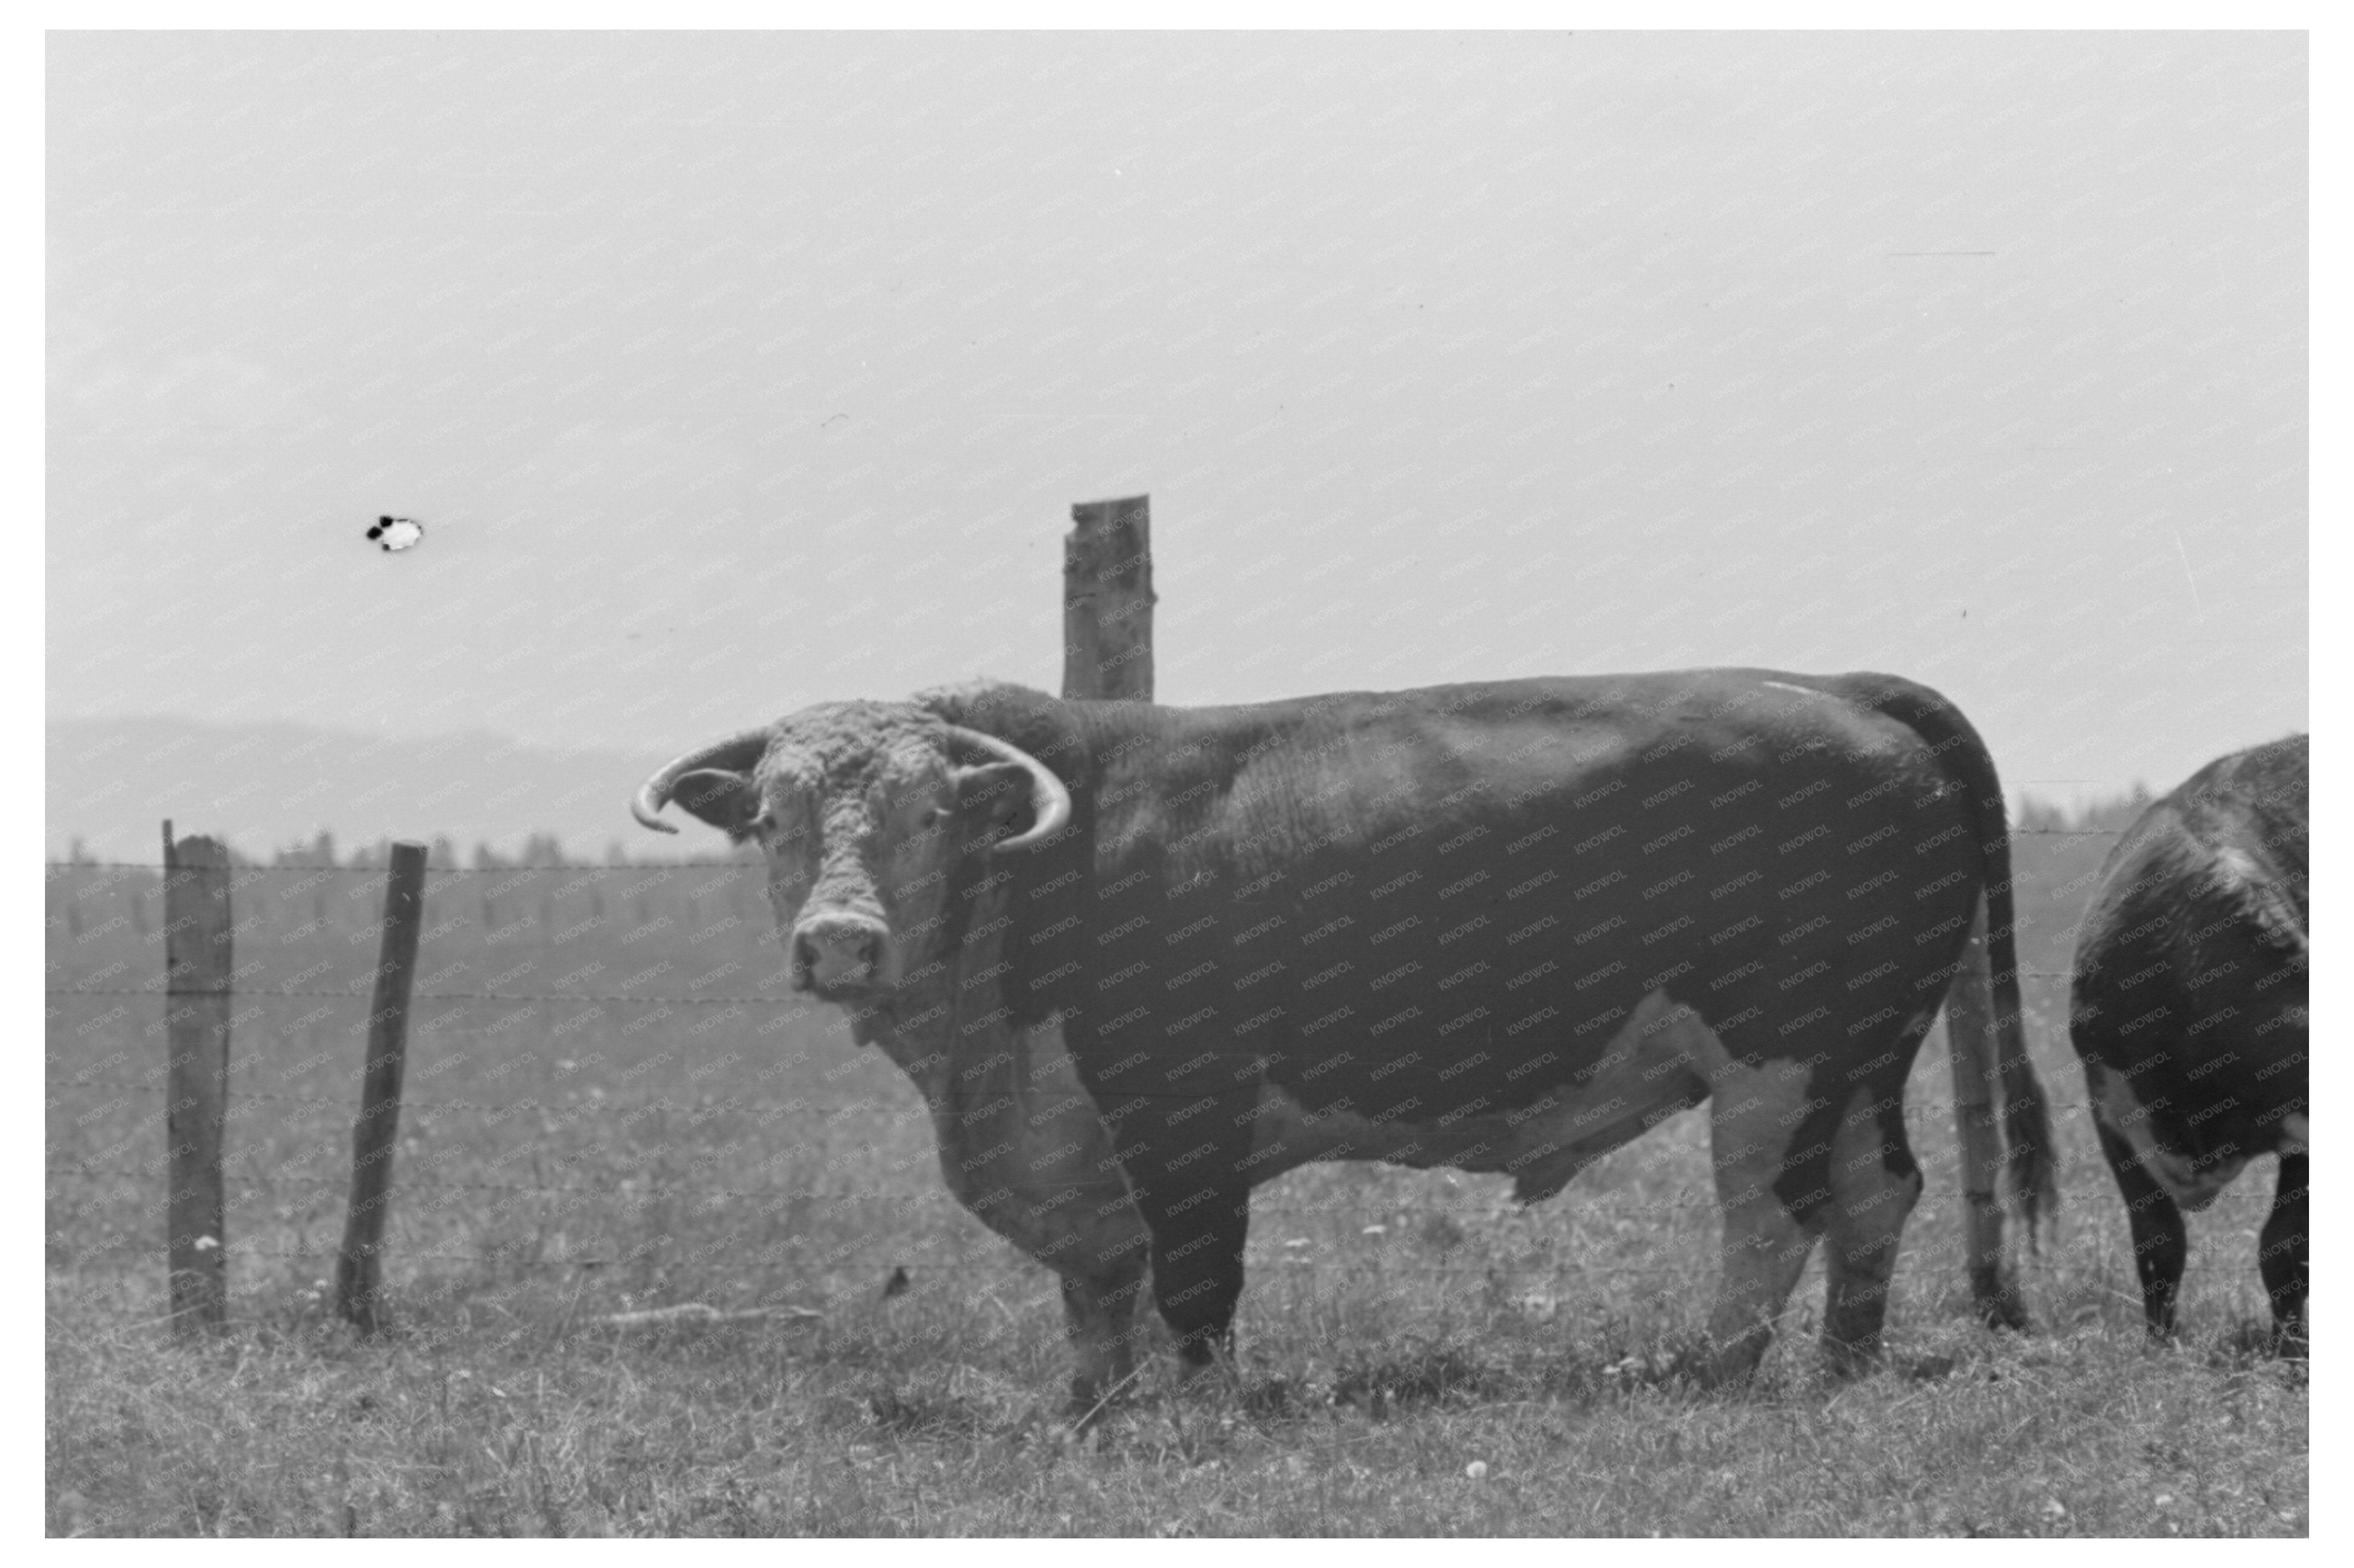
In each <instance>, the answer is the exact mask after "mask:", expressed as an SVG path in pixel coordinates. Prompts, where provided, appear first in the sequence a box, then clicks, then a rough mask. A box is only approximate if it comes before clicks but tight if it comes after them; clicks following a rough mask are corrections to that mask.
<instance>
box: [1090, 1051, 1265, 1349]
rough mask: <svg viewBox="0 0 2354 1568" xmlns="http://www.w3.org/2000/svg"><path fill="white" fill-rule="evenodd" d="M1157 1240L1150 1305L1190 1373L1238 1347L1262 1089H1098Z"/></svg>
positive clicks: (1153, 1249)
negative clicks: (1251, 1170) (1251, 1177)
mask: <svg viewBox="0 0 2354 1568" xmlns="http://www.w3.org/2000/svg"><path fill="white" fill-rule="evenodd" d="M1096 1099H1097V1104H1098V1105H1099V1106H1101V1107H1102V1108H1103V1112H1104V1120H1105V1121H1106V1122H1107V1123H1108V1125H1109V1126H1110V1128H1111V1129H1112V1139H1113V1142H1114V1144H1115V1146H1116V1147H1117V1148H1118V1149H1119V1161H1120V1166H1121V1168H1122V1169H1123V1170H1124V1171H1126V1172H1127V1173H1128V1181H1129V1190H1130V1191H1131V1192H1132V1193H1133V1194H1134V1197H1135V1201H1136V1210H1137V1213H1139V1214H1140V1215H1141V1216H1142V1217H1143V1220H1144V1224H1145V1228H1146V1229H1147V1230H1148V1231H1149V1232H1150V1234H1151V1238H1152V1240H1151V1260H1152V1298H1153V1302H1154V1305H1156V1306H1158V1307H1159V1308H1161V1319H1162V1320H1163V1321H1164V1322H1166V1323H1167V1324H1168V1325H1169V1329H1170V1331H1171V1332H1172V1333H1173V1334H1174V1335H1175V1336H1176V1338H1177V1353H1178V1355H1179V1356H1180V1357H1182V1359H1183V1361H1184V1362H1185V1365H1186V1367H1187V1369H1188V1370H1189V1371H1192V1372H1198V1371H1200V1370H1202V1369H1203V1368H1205V1367H1207V1366H1209V1365H1211V1364H1212V1363H1213V1362H1214V1361H1216V1360H1217V1358H1218V1357H1219V1355H1220V1354H1221V1353H1227V1354H1230V1353H1231V1352H1232V1351H1233V1349H1234V1323H1235V1302H1236V1301H1237V1300H1238V1299H1239V1298H1241V1296H1242V1289H1243V1245H1244V1243H1245V1241H1246V1240H1247V1238H1248V1236H1249V1233H1250V1181H1249V1175H1248V1171H1249V1165H1248V1163H1247V1161H1248V1158H1249V1155H1250V1151H1251V1137H1252V1130H1253V1127H1254V1124H1255V1122H1256V1119H1257V1117H1256V1113H1257V1106H1258V1091H1257V1085H1256V1084H1255V1083H1253V1084H1250V1085H1246V1086H1237V1085H1233V1084H1230V1083H1229V1084H1221V1085H1212V1086H1204V1085H1201V1084H1199V1083H1195V1084H1192V1085H1179V1086H1176V1087H1175V1088H1174V1089H1172V1090H1162V1091H1159V1092H1154V1091H1152V1090H1150V1089H1130V1090H1129V1091H1128V1092H1126V1093H1123V1092H1121V1091H1120V1090H1119V1089H1118V1088H1110V1089H1104V1088H1098V1089H1097V1090H1096Z"/></svg>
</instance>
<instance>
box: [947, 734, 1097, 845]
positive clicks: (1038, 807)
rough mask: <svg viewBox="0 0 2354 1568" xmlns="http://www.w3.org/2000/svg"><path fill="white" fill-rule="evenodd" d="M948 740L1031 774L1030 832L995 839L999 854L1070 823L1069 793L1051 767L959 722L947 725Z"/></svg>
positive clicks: (1052, 833) (1034, 840)
mask: <svg viewBox="0 0 2354 1568" xmlns="http://www.w3.org/2000/svg"><path fill="white" fill-rule="evenodd" d="M949 741H950V743H951V744H955V745H960V746H965V747H970V748H971V749H973V750H975V751H978V752H981V753H982V754H983V755H984V756H988V757H993V758H996V759H997V760H998V761H1000V762H1013V763H1018V764H1020V765H1021V766H1022V767H1023V768H1025V769H1027V770H1028V772H1029V774H1030V815H1031V822H1030V828H1029V831H1028V832H1022V833H1017V834H1015V835H1014V836H1013V837H1012V838H1010V839H1000V840H998V842H996V843H995V844H994V845H992V846H991V847H992V848H993V849H995V850H996V851H998V852H999V853H1003V852H1004V851H1006V850H1013V849H1028V848H1029V847H1030V846H1032V845H1033V844H1035V843H1038V842H1040V841H1042V840H1044V839H1051V838H1053V837H1054V836H1055V834H1056V833H1059V832H1062V831H1063V829H1064V828H1065V827H1066V826H1067V825H1069V823H1070V821H1071V792H1070V791H1069V790H1068V789H1064V788H1063V781H1062V780H1061V779H1057V778H1055V770H1054V769H1053V768H1049V767H1047V766H1046V765H1045V764H1044V763H1043V762H1041V761H1039V760H1038V759H1037V758H1034V757H1033V756H1031V755H1030V754H1029V753H1028V752H1026V751H1024V750H1023V749H1022V748H1021V747H1018V746H1010V745H1008V744H1007V743H1005V742H1004V741H1002V740H1000V739H998V738H997V737H996V736H993V735H983V734H982V733H981V731H979V730H977V729H967V728H965V727H964V726H962V725H960V724H952V725H950V726H949Z"/></svg>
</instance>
